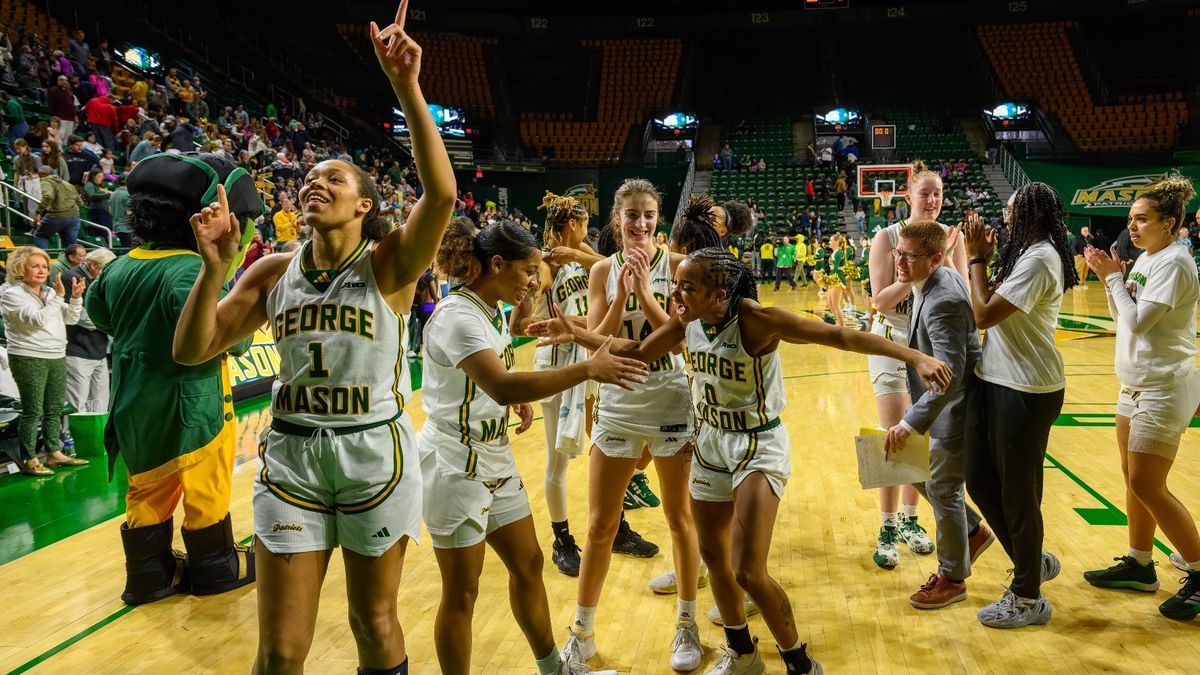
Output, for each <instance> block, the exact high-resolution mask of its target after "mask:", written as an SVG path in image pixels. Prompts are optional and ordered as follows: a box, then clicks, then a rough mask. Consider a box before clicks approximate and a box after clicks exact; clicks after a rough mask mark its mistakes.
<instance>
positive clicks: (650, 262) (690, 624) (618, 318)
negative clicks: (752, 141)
mask: <svg viewBox="0 0 1200 675" xmlns="http://www.w3.org/2000/svg"><path fill="white" fill-rule="evenodd" d="M661 202H662V197H661V195H660V194H659V193H658V190H656V189H655V188H654V186H653V185H652V184H651V183H650V182H649V181H646V180H642V179H629V180H626V181H625V182H624V183H622V184H621V186H620V187H619V188H618V189H617V191H616V195H615V198H614V200H613V213H614V223H613V235H614V238H615V239H617V240H618V242H619V243H620V244H621V247H622V249H623V250H622V251H621V252H618V253H616V254H614V255H612V256H610V257H609V258H607V259H605V260H602V261H600V262H599V263H597V264H596V265H594V266H593V267H592V271H591V277H590V279H589V281H588V310H589V311H588V317H587V323H588V326H589V327H590V328H591V329H593V330H596V331H597V332H598V333H600V334H603V335H609V336H618V337H624V338H627V339H638V338H639V337H643V336H646V335H649V334H650V333H651V332H652V331H653V330H654V328H655V327H657V326H661V325H663V324H664V323H666V322H667V321H669V319H670V317H669V315H668V313H667V312H668V309H669V303H668V299H667V298H668V295H669V294H670V282H671V277H672V275H673V272H674V262H673V261H677V260H678V258H677V257H675V256H672V255H671V254H669V253H667V252H666V251H663V250H661V249H659V248H656V247H655V246H654V241H653V239H652V236H653V233H654V230H655V227H656V226H657V224H658V212H659V207H660V205H661ZM676 347H677V349H676V350H675V351H674V352H673V353H670V354H665V353H664V354H663V355H662V356H661V358H659V359H656V360H655V361H654V362H653V363H652V364H651V365H650V374H649V377H648V379H647V382H646V385H645V386H643V387H639V388H638V390H637V391H634V392H630V391H626V390H625V389H622V388H621V387H617V386H614V385H601V386H600V398H599V403H598V405H597V410H598V412H597V416H596V422H595V424H594V427H593V433H592V450H591V456H590V462H589V476H588V535H587V541H586V543H585V545H584V549H583V561H582V565H581V566H580V570H579V585H578V591H577V598H576V603H577V606H576V608H575V620H574V622H573V624H572V626H571V635H570V638H569V639H568V641H567V646H566V649H565V651H566V652H567V654H569V655H571V657H572V658H575V659H577V660H579V661H587V660H588V659H590V658H591V657H592V656H593V655H595V653H596V640H595V625H596V624H595V622H596V609H597V605H599V603H600V591H601V590H602V589H603V587H604V579H605V577H606V576H607V574H608V565H609V560H610V558H611V555H612V543H613V540H614V538H615V537H616V536H617V533H618V529H619V528H622V527H626V526H625V525H622V519H621V502H622V497H623V492H624V488H625V485H626V484H627V483H628V482H629V479H630V477H631V476H632V474H633V471H634V467H635V465H636V464H637V461H638V459H639V458H640V457H641V456H642V454H643V452H644V451H645V450H649V452H650V453H651V454H652V455H653V457H654V465H655V469H656V470H657V472H658V477H659V484H660V486H661V492H662V500H663V511H664V514H665V515H666V518H667V526H668V528H669V529H670V532H671V543H672V553H673V555H674V563H675V574H676V577H677V579H678V580H679V583H678V588H677V596H678V612H677V619H678V621H677V626H676V635H675V639H674V640H673V641H672V643H671V651H672V655H671V667H672V668H675V669H677V670H683V671H688V670H692V669H694V668H696V667H698V666H699V664H700V657H701V649H700V634H699V628H698V627H697V626H696V621H695V617H696V588H697V576H698V574H699V566H700V554H699V551H698V549H697V547H696V546H697V545H696V532H695V529H694V528H693V525H692V514H691V508H690V505H689V503H688V499H687V480H688V466H689V464H690V462H691V438H692V413H691V395H690V393H689V391H688V383H687V375H685V374H684V371H683V357H682V355H681V354H680V353H679V352H680V351H681V347H682V346H681V345H680V344H678V341H677V344H676Z"/></svg>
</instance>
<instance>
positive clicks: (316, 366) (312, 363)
mask: <svg viewBox="0 0 1200 675" xmlns="http://www.w3.org/2000/svg"><path fill="white" fill-rule="evenodd" d="M308 376H309V377H329V371H328V370H326V369H325V345H323V344H322V343H320V342H310V343H308Z"/></svg>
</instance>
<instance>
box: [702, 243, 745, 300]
mask: <svg viewBox="0 0 1200 675" xmlns="http://www.w3.org/2000/svg"><path fill="white" fill-rule="evenodd" d="M687 259H688V262H690V263H692V264H698V265H700V268H701V269H702V270H703V273H704V282H705V283H706V284H708V285H709V286H712V287H713V288H723V289H725V291H726V292H727V293H728V294H729V297H731V298H732V297H733V296H735V295H739V296H741V297H743V298H750V299H752V300H758V285H757V284H755V283H754V274H753V273H752V272H751V271H750V270H749V269H748V268H747V267H746V266H745V265H744V264H742V262H741V261H740V260H738V259H737V258H735V257H733V254H732V253H730V252H729V251H726V250H725V249H723V248H719V247H709V248H702V249H699V250H696V251H692V252H691V253H689V254H688V257H687Z"/></svg>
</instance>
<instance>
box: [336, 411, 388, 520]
mask: <svg viewBox="0 0 1200 675" xmlns="http://www.w3.org/2000/svg"><path fill="white" fill-rule="evenodd" d="M388 431H390V432H392V453H393V454H392V477H391V478H389V479H388V482H387V484H386V485H384V486H383V489H381V490H380V491H379V492H377V493H376V494H375V496H374V497H371V498H369V499H364V500H363V501H361V502H355V503H353V504H334V508H336V509H337V510H338V511H341V512H342V513H363V512H365V511H370V510H371V509H373V508H375V507H376V506H379V505H380V504H382V503H383V502H384V501H385V500H386V499H387V498H388V497H390V496H392V493H393V492H395V491H396V486H397V485H399V484H400V479H401V478H402V477H403V476H404V453H403V452H401V448H400V430H399V429H398V428H397V427H396V423H395V422H392V423H391V424H389V425H388Z"/></svg>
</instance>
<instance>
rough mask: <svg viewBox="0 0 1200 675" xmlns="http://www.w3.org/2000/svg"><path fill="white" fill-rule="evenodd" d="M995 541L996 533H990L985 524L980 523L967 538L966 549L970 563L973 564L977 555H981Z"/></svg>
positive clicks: (977, 557)
mask: <svg viewBox="0 0 1200 675" xmlns="http://www.w3.org/2000/svg"><path fill="white" fill-rule="evenodd" d="M995 542H996V535H995V534H992V531H991V530H989V529H988V526H987V525H984V524H983V523H980V524H979V529H978V530H977V531H976V532H975V534H974V535H973V536H972V537H971V538H970V539H968V540H967V551H968V552H969V553H970V554H971V564H972V565H973V564H975V561H976V560H978V559H979V556H981V555H983V552H984V551H986V550H987V549H988V547H989V546H991V545H992V544H993V543H995Z"/></svg>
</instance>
